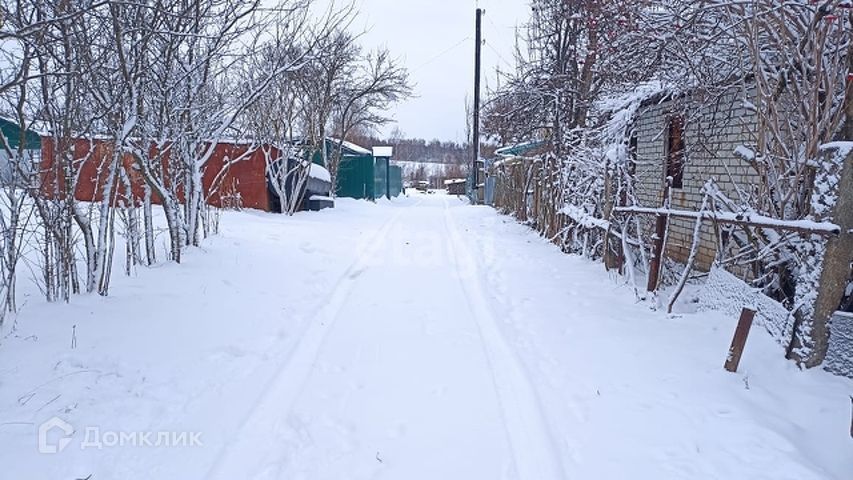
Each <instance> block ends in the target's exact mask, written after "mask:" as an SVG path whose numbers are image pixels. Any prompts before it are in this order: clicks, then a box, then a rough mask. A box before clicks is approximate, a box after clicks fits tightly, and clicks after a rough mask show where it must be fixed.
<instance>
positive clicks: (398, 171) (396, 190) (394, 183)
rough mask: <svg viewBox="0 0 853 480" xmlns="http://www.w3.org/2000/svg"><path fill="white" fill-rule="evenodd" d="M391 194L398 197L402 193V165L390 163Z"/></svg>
mask: <svg viewBox="0 0 853 480" xmlns="http://www.w3.org/2000/svg"><path fill="white" fill-rule="evenodd" d="M390 188H391V196H392V197H399V196H400V194H401V193H403V167H398V166H396V165H391V187H390Z"/></svg>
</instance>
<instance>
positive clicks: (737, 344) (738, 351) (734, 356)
mask: <svg viewBox="0 0 853 480" xmlns="http://www.w3.org/2000/svg"><path fill="white" fill-rule="evenodd" d="M753 318H755V310H753V309H751V308H747V307H744V308H743V310H741V312H740V320H738V322H737V328H736V329H735V336H734V338H732V345H731V347H729V354H728V356H727V357H726V363H725V365H724V366H725V368H726V370H728V371H730V372H737V367H738V365H739V364H740V357H741V355H743V347H745V346H746V337H748V336H749V329H750V327H752V319H753Z"/></svg>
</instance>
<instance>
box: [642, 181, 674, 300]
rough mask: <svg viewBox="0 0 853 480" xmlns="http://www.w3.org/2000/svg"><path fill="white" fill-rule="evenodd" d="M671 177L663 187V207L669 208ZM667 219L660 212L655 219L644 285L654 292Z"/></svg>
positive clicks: (658, 274) (663, 247)
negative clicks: (647, 277)
mask: <svg viewBox="0 0 853 480" xmlns="http://www.w3.org/2000/svg"><path fill="white" fill-rule="evenodd" d="M670 182H671V178H669V177H668V178H667V181H666V184H665V185H664V187H663V202H662V205H663V208H669V189H670ZM668 220H669V216H668V215H664V214H660V215H658V216H657V219H656V220H655V238H654V240H655V244H654V252H653V253H652V258H651V260H650V261H649V283H648V285H646V290H648V291H649V292H654V291H656V290H657V289H658V282H659V279H660V269H661V265H662V264H663V255H664V250H665V249H666V245H664V237H666V224H667V221H668Z"/></svg>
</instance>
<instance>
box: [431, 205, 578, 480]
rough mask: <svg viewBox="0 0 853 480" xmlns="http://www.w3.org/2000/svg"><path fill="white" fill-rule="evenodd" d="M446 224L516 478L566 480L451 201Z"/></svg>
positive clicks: (523, 479)
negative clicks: (487, 368)
mask: <svg viewBox="0 0 853 480" xmlns="http://www.w3.org/2000/svg"><path fill="white" fill-rule="evenodd" d="M444 220H445V227H446V229H447V233H448V239H449V241H448V242H447V244H448V247H447V248H448V252H449V253H450V256H451V257H452V260H453V265H454V269H455V273H456V275H457V279H458V280H459V283H460V284H461V286H462V290H463V292H464V293H465V298H466V299H467V303H468V310H469V311H470V313H471V317H472V318H473V320H474V322H475V323H476V325H477V329H478V331H479V334H480V340H481V343H482V345H483V349H484V350H485V353H486V358H487V360H488V364H489V368H490V369H491V375H492V380H493V383H494V386H495V393H496V395H497V397H498V403H499V404H500V408H501V413H502V417H503V421H504V427H505V429H506V433H507V437H508V438H507V441H508V442H509V445H510V449H511V450H512V455H513V461H514V464H515V469H516V473H517V475H518V478H519V479H520V480H555V479H562V478H564V472H563V470H562V464H561V462H560V460H559V455H557V452H556V449H555V448H554V445H553V440H552V436H551V432H550V430H549V428H548V425H547V424H546V422H545V418H544V416H543V415H542V409H541V406H540V401H539V397H538V396H537V394H536V391H535V390H534V389H533V386H532V385H531V384H530V380H529V379H528V377H527V373H526V372H525V370H524V367H523V365H521V363H520V362H519V360H518V358H517V357H516V355H515V353H514V352H513V350H512V349H511V347H510V346H509V344H507V342H506V340H505V339H504V337H503V334H502V333H501V332H500V329H499V327H498V325H497V323H496V322H495V316H494V314H493V313H492V311H491V309H490V307H489V303H488V300H487V297H486V295H485V292H484V288H483V285H482V283H481V281H480V277H479V272H478V267H477V263H476V259H475V258H476V257H474V255H473V254H472V253H471V251H470V250H469V249H468V247H467V245H466V244H465V240H464V239H463V238H462V236H461V234H460V233H459V229H458V228H457V227H456V223H455V221H454V219H453V215H452V213H451V209H450V208H449V206H448V204H447V201H445V202H444Z"/></svg>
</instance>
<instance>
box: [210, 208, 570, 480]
mask: <svg viewBox="0 0 853 480" xmlns="http://www.w3.org/2000/svg"><path fill="white" fill-rule="evenodd" d="M435 200H437V201H435ZM450 205H452V206H454V207H456V206H459V205H460V202H459V200H458V199H456V198H452V197H445V196H441V197H437V198H425V199H422V201H420V202H418V203H417V204H416V205H415V206H413V207H412V208H411V209H407V210H405V211H399V212H396V213H395V214H394V215H393V216H392V217H391V218H390V220H389V221H388V222H387V223H386V224H385V225H384V226H383V227H382V228H381V230H380V231H379V232H378V234H376V236H375V237H374V238H372V239H371V240H370V242H369V243H368V244H367V245H366V248H364V249H363V250H362V251H361V252H359V253H358V255H357V256H356V258H355V261H354V262H353V263H352V265H350V266H349V268H347V270H346V271H345V273H344V275H343V277H342V278H341V279H340V281H339V282H337V283H336V284H335V285H334V286H333V288H332V289H331V291H330V292H329V298H328V300H327V302H326V303H325V304H324V306H323V308H321V310H320V311H319V312H318V314H317V315H316V316H315V317H314V319H313V320H312V321H311V325H310V327H309V330H308V332H307V333H306V335H305V337H304V338H303V339H302V341H300V343H299V345H298V346H297V349H296V351H295V352H294V354H293V356H292V357H291V358H290V359H289V360H288V362H287V364H286V365H285V366H284V368H282V370H281V371H280V372H279V374H278V375H277V377H276V379H275V380H274V382H273V384H271V386H270V388H269V390H268V391H266V392H265V393H264V395H263V396H262V398H261V399H260V401H259V403H258V405H257V406H256V407H255V408H254V409H253V413H252V416H251V418H250V419H249V420H248V422H247V423H246V425H245V426H244V427H243V428H242V429H241V432H240V434H239V435H237V436H236V437H235V438H236V439H237V441H236V442H234V443H233V444H230V445H228V447H227V449H226V451H225V452H224V457H223V458H222V461H221V463H219V464H217V466H216V468H215V469H214V473H215V474H214V475H212V478H222V479H228V478H236V477H238V476H241V475H245V474H246V473H248V474H249V477H251V478H254V475H256V474H260V475H259V476H260V477H261V478H299V476H300V475H302V476H304V477H305V478H340V475H341V474H342V472H348V473H347V474H348V475H351V476H352V477H353V478H375V477H376V476H378V475H380V474H383V475H387V476H388V478H406V479H435V478H537V479H551V478H560V477H561V476H560V473H559V466H558V465H559V464H558V461H557V459H556V455H555V453H554V451H553V448H552V446H551V440H550V435H549V433H548V431H547V428H546V426H545V423H544V421H543V418H542V415H541V413H540V411H539V403H538V400H537V399H536V396H535V393H534V391H533V389H532V388H531V386H530V385H529V383H528V382H527V379H526V377H525V375H524V374H523V373H522V369H521V368H520V366H519V364H518V361H517V360H516V359H515V358H514V355H513V353H512V351H511V350H510V349H509V348H508V347H507V345H506V343H505V342H504V341H503V339H502V337H501V334H500V333H499V332H498V330H497V327H496V323H495V316H494V313H492V312H491V310H490V308H489V306H488V302H487V300H486V298H485V297H484V295H483V292H482V288H481V287H480V285H479V275H478V273H479V272H478V271H477V264H476V262H475V261H472V257H471V255H470V254H469V253H468V252H467V247H466V246H465V243H464V242H462V241H461V240H460V233H459V231H458V229H457V227H456V226H455V220H454V218H453V213H452V211H453V209H451V208H449V207H450ZM283 445H287V446H288V448H287V449H282V446H283Z"/></svg>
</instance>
